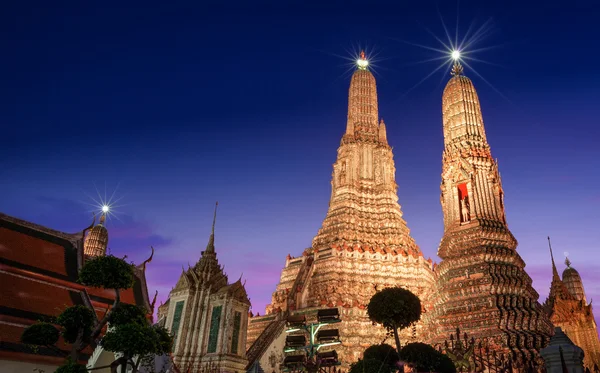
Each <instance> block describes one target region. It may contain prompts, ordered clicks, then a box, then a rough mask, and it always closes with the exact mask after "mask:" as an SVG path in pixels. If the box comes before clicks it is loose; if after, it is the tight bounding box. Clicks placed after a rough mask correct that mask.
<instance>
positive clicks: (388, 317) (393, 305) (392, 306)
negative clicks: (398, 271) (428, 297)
mask: <svg viewBox="0 0 600 373" xmlns="http://www.w3.org/2000/svg"><path fill="white" fill-rule="evenodd" d="M367 312H368V314H369V318H370V319H371V320H372V321H374V322H376V323H379V324H383V326H384V327H386V328H388V329H394V328H397V329H404V328H408V327H409V326H411V325H412V324H414V323H415V322H417V321H419V319H420V318H421V301H420V300H419V297H417V296H416V295H414V294H413V293H412V292H411V291H410V290H407V289H403V288H400V287H395V288H387V289H383V290H381V291H379V292H377V293H375V295H373V297H372V298H371V301H370V302H369V305H368V307H367Z"/></svg>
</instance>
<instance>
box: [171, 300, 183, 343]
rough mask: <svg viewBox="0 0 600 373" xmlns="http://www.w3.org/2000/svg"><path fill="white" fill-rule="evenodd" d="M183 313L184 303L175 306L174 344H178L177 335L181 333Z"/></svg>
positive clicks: (172, 328)
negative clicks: (180, 325)
mask: <svg viewBox="0 0 600 373" xmlns="http://www.w3.org/2000/svg"><path fill="white" fill-rule="evenodd" d="M182 313H183V301H180V302H177V303H176V304H175V311H174V312H173V323H172V324H171V333H173V344H175V342H177V334H178V333H179V324H180V323H181V314H182Z"/></svg>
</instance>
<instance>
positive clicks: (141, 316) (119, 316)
mask: <svg viewBox="0 0 600 373" xmlns="http://www.w3.org/2000/svg"><path fill="white" fill-rule="evenodd" d="M108 322H109V323H110V325H111V326H119V325H124V324H130V323H135V324H141V325H145V324H147V323H148V320H147V319H146V311H145V310H144V309H143V308H141V307H139V306H136V305H134V304H127V303H119V304H118V305H117V306H116V307H115V308H114V309H113V310H112V313H111V315H110V317H109V318H108Z"/></svg>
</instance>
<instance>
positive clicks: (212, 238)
mask: <svg viewBox="0 0 600 373" xmlns="http://www.w3.org/2000/svg"><path fill="white" fill-rule="evenodd" d="M217 206H219V202H218V201H217V203H215V214H214V216H213V223H212V231H211V233H210V238H209V239H208V245H206V250H205V251H204V253H214V252H215V223H216V221H217Z"/></svg>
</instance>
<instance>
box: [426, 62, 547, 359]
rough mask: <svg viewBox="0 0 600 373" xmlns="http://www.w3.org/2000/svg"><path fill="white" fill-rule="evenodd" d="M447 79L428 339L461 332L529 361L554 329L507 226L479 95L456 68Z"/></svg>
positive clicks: (444, 96) (496, 169) (455, 66)
mask: <svg viewBox="0 0 600 373" xmlns="http://www.w3.org/2000/svg"><path fill="white" fill-rule="evenodd" d="M452 74H453V77H452V78H451V79H450V81H449V82H448V84H447V85H446V88H445V90H444V94H443V98H442V113H443V126H444V146H445V149H444V154H443V163H442V184H441V203H442V210H443V214H444V237H443V238H442V241H441V243H440V246H439V250H438V255H439V256H440V257H441V258H442V262H441V263H440V265H439V266H438V267H437V269H436V273H437V275H438V278H437V291H438V293H439V296H438V297H437V301H436V306H435V312H434V313H433V315H432V316H433V318H432V320H433V324H432V327H433V329H432V332H433V333H434V334H436V335H437V337H436V338H435V339H436V340H437V341H438V342H443V341H444V339H446V338H447V337H448V336H449V335H450V334H452V333H453V332H454V331H455V329H456V328H457V327H460V329H461V330H462V331H465V332H467V333H468V334H469V336H473V337H475V338H485V339H487V340H488V341H489V342H490V343H491V344H492V345H495V346H496V347H497V349H499V350H504V351H510V352H512V353H513V354H516V355H517V356H515V357H518V355H521V356H524V355H529V354H530V353H535V351H536V350H538V349H539V348H540V347H542V345H543V344H544V343H545V342H546V341H547V339H548V337H549V336H550V335H551V334H552V325H551V324H550V321H549V320H548V318H547V316H546V315H545V313H544V312H543V311H542V308H541V306H540V304H539V303H538V293H537V292H536V291H535V290H534V289H533V287H532V281H531V278H530V277H529V275H527V273H526V272H525V263H524V262H523V259H521V257H520V256H519V254H518V253H517V251H516V248H517V241H516V239H515V237H514V236H513V235H512V233H511V232H510V231H509V229H508V226H507V224H506V216H505V210H504V192H503V189H502V183H501V180H500V173H499V172H498V164H497V162H496V161H495V160H494V159H493V158H492V155H491V152H490V146H489V144H488V142H487V139H486V135H485V129H484V127H483V117H482V114H481V106H480V104H479V98H478V96H477V92H476V91H475V87H474V86H473V83H472V82H471V80H470V79H469V78H467V77H466V76H464V75H463V68H462V66H461V65H460V64H459V63H458V62H457V63H455V65H454V68H453V70H452Z"/></svg>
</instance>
